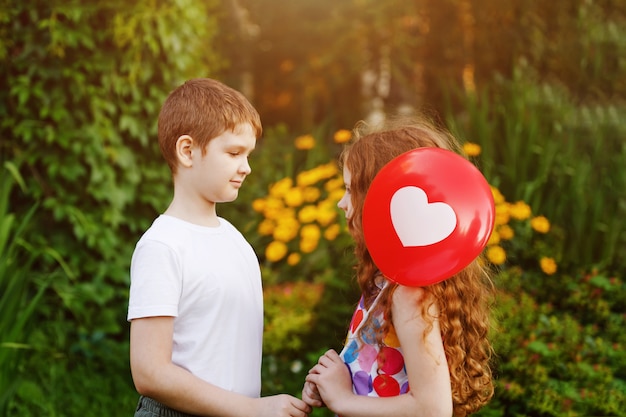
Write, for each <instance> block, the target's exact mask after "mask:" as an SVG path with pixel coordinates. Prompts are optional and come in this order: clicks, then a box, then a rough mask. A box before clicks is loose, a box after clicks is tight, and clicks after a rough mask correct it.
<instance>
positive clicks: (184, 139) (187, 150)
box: [176, 135, 193, 168]
mask: <svg viewBox="0 0 626 417" xmlns="http://www.w3.org/2000/svg"><path fill="white" fill-rule="evenodd" d="M192 152H193V138H192V137H191V136H189V135H182V136H180V137H179V138H178V139H177V140H176V158H178V162H179V163H180V164H181V165H182V166H183V167H185V168H190V167H191V165H192V160H193V155H192Z"/></svg>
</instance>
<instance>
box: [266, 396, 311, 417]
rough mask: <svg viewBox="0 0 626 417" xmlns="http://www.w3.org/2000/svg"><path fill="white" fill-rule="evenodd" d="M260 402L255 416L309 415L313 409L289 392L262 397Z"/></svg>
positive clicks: (287, 416)
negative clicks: (288, 393)
mask: <svg viewBox="0 0 626 417" xmlns="http://www.w3.org/2000/svg"><path fill="white" fill-rule="evenodd" d="M258 404H259V407H258V408H257V413H256V414H255V417H307V416H308V415H309V413H310V412H311V411H312V409H311V407H310V406H309V405H308V404H307V403H305V402H304V401H302V400H300V399H299V398H296V397H292V396H291V395H287V394H279V395H272V396H269V397H261V398H259V399H258Z"/></svg>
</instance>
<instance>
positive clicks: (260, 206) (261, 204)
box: [252, 198, 265, 213]
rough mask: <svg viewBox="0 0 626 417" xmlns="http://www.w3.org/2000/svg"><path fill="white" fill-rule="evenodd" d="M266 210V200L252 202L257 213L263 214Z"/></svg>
mask: <svg viewBox="0 0 626 417" xmlns="http://www.w3.org/2000/svg"><path fill="white" fill-rule="evenodd" d="M264 209H265V199H264V198H257V199H255V200H254V201H253V202H252V210H254V211H256V212H257V213H263V210H264Z"/></svg>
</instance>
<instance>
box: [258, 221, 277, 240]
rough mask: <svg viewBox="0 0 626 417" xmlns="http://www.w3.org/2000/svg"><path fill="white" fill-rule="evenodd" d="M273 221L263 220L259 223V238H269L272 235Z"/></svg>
mask: <svg viewBox="0 0 626 417" xmlns="http://www.w3.org/2000/svg"><path fill="white" fill-rule="evenodd" d="M274 227H275V224H274V221H273V220H270V219H265V220H263V221H262V222H261V223H259V229H258V231H259V234H260V235H261V236H269V235H271V234H272V233H274Z"/></svg>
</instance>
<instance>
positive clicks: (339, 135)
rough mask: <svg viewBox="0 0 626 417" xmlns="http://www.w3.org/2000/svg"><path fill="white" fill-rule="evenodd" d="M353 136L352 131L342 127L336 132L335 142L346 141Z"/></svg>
mask: <svg viewBox="0 0 626 417" xmlns="http://www.w3.org/2000/svg"><path fill="white" fill-rule="evenodd" d="M351 138H352V132H350V131H349V130H347V129H340V130H338V131H336V132H335V136H333V139H334V140H335V143H346V142H348V141H349V140H350V139H351Z"/></svg>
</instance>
